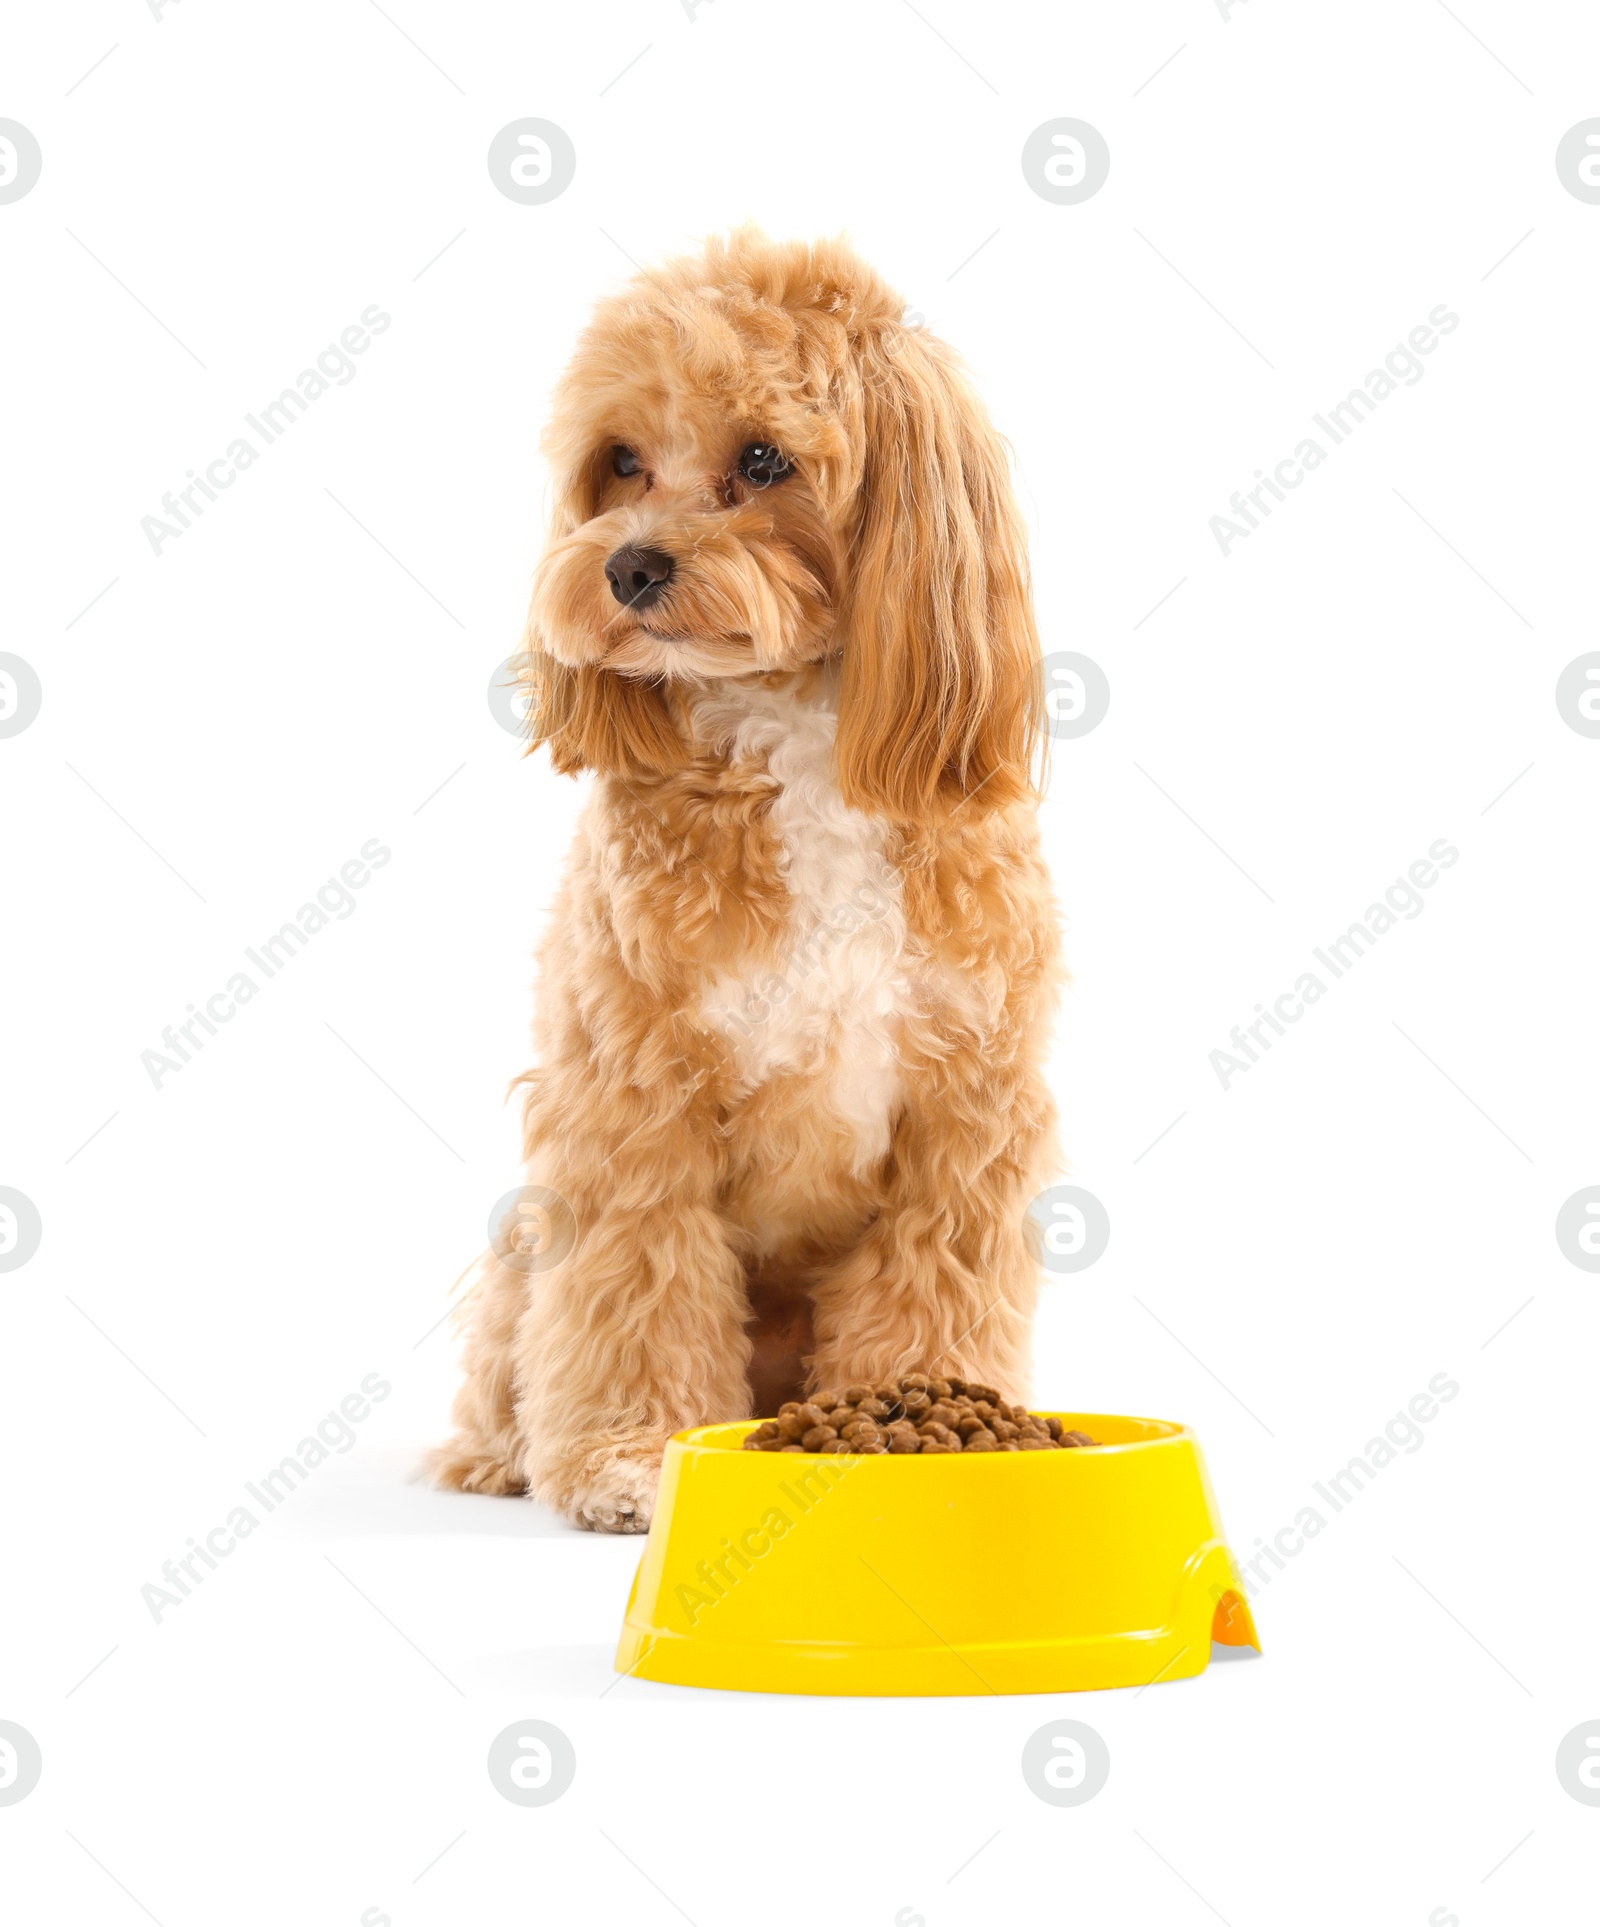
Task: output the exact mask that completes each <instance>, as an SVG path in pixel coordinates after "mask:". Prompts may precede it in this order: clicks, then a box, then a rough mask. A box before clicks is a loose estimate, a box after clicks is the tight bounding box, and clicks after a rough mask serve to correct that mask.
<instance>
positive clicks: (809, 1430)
mask: <svg viewBox="0 0 1600 1927" xmlns="http://www.w3.org/2000/svg"><path fill="white" fill-rule="evenodd" d="M1094 1443H1095V1441H1094V1440H1093V1439H1091V1438H1089V1437H1088V1436H1087V1435H1086V1434H1085V1433H1083V1432H1066V1431H1063V1430H1062V1427H1061V1421H1060V1419H1058V1418H1041V1417H1039V1416H1037V1415H1036V1414H1035V1413H1033V1412H1029V1411H1025V1410H1024V1409H1023V1407H1022V1406H1020V1405H1007V1404H1006V1402H1005V1400H1004V1399H1003V1398H1001V1396H1000V1394H999V1393H998V1392H997V1391H995V1390H994V1388H993V1387H992V1386H989V1385H969V1384H968V1383H967V1381H966V1380H965V1379H964V1378H934V1377H931V1376H929V1375H928V1374H926V1373H923V1372H909V1373H907V1375H906V1376H905V1377H904V1378H901V1379H896V1380H894V1381H893V1382H890V1381H887V1380H886V1381H885V1382H884V1383H883V1384H882V1385H847V1386H846V1387H845V1389H844V1390H843V1391H842V1392H819V1393H818V1394H817V1395H816V1396H815V1397H814V1398H811V1399H808V1400H807V1401H806V1402H805V1403H804V1404H799V1403H793V1404H789V1405H785V1406H783V1407H781V1408H780V1410H779V1412H778V1416H777V1417H776V1418H775V1419H767V1420H766V1421H765V1422H764V1423H763V1424H760V1425H758V1426H757V1427H756V1428H755V1430H754V1431H753V1432H750V1433H748V1434H747V1435H746V1437H745V1441H744V1449H745V1450H746V1451H747V1452H859V1453H879V1452H895V1453H908V1452H1054V1451H1056V1450H1058V1449H1059V1448H1061V1447H1063V1446H1076V1445H1093V1444H1094Z"/></svg>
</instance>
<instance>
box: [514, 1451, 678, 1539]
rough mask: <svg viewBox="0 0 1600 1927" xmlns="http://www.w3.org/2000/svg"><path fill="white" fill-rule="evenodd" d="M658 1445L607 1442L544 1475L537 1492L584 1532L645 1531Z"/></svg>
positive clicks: (653, 1495)
mask: <svg viewBox="0 0 1600 1927" xmlns="http://www.w3.org/2000/svg"><path fill="white" fill-rule="evenodd" d="M660 1476H661V1449H660V1447H659V1446H657V1447H655V1448H654V1449H651V1448H648V1447H641V1446H631V1445H630V1446H628V1447H618V1446H610V1447H608V1448H606V1449H604V1450H602V1451H598V1452H586V1453H584V1454H583V1455H582V1456H581V1458H578V1459H576V1460H575V1461H574V1462H571V1463H569V1464H568V1465H567V1466H566V1467H564V1468H562V1469H560V1470H557V1471H553V1472H552V1473H549V1474H547V1475H546V1476H545V1477H544V1478H543V1479H542V1480H541V1481H540V1482H539V1486H538V1492H537V1496H538V1497H539V1498H541V1499H543V1500H544V1501H545V1502H546V1504H548V1505H552V1506H554V1507H555V1509H556V1510H557V1511H558V1512H560V1513H562V1514H563V1515H564V1516H565V1517H566V1518H568V1519H570V1520H571V1521H572V1523H573V1524H574V1525H576V1526H582V1527H583V1528H584V1530H585V1531H586V1532H647V1531H649V1529H650V1518H651V1514H652V1513H653V1512H654V1511H655V1503H656V1482H657V1480H658V1479H659V1478H660Z"/></svg>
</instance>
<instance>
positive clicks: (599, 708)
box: [518, 463, 687, 776]
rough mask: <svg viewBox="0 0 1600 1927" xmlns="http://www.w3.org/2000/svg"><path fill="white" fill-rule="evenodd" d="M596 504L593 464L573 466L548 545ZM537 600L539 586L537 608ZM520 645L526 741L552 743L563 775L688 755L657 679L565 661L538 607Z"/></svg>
mask: <svg viewBox="0 0 1600 1927" xmlns="http://www.w3.org/2000/svg"><path fill="white" fill-rule="evenodd" d="M598 509H599V479H598V476H597V475H596V474H595V472H594V469H593V465H592V464H588V465H585V464H581V463H580V464H577V465H575V466H573V467H572V468H571V469H570V470H569V473H568V475H567V478H566V479H565V480H564V481H563V482H562V484H561V485H560V487H559V489H558V491H557V497H556V503H555V509H554V513H553V515H552V518H551V526H550V536H549V541H548V542H547V545H546V547H547V550H548V548H549V547H551V546H553V545H554V544H556V543H557V542H559V541H560V540H561V539H562V538H563V537H564V536H569V535H571V534H572V533H573V531H574V530H576V529H578V528H581V527H582V525H583V524H584V523H585V522H587V521H588V520H589V519H590V517H591V516H593V515H594V514H596V512H597V511H598ZM537 603H538V596H537V593H535V597H534V605H535V608H536V607H537ZM523 650H524V654H523V656H522V658H521V660H520V662H519V664H518V668H519V672H520V675H521V679H522V683H523V686H524V688H525V689H526V690H527V693H528V747H529V750H530V751H532V750H535V749H537V748H539V746H540V745H541V744H548V745H549V748H550V760H551V762H552V763H553V764H554V766H555V767H556V769H558V770H559V771H560V772H561V773H562V774H563V775H567V776H570V775H575V774H576V773H577V772H578V771H579V770H585V769H592V770H601V771H605V772H608V773H610V774H614V775H620V776H639V775H646V774H652V773H659V772H661V771H663V770H670V769H677V768H679V767H680V766H681V765H682V764H683V763H684V762H685V761H686V760H687V751H686V749H685V747H684V742H683V738H682V737H681V736H680V735H679V733H678V730H677V728H676V726H675V725H674V723H673V720H672V717H671V715H670V714H669V713H668V710H667V705H666V702H665V700H664V698H663V696H662V693H661V689H660V686H659V685H658V684H657V683H655V682H653V681H648V680H640V679H638V678H635V677H632V676H620V675H616V674H614V673H613V672H612V671H610V670H604V669H601V668H599V667H598V666H597V665H596V664H594V663H581V664H574V663H568V662H562V661H560V660H559V659H558V658H557V657H555V656H553V655H552V654H551V653H550V651H549V650H548V649H547V648H546V647H545V645H544V639H543V637H542V636H541V635H540V632H539V624H538V619H537V617H536V614H535V612H534V608H530V610H529V612H528V624H527V630H526V633H525V634H524V637H523Z"/></svg>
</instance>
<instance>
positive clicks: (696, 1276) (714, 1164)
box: [515, 1064, 750, 1532]
mask: <svg viewBox="0 0 1600 1927" xmlns="http://www.w3.org/2000/svg"><path fill="white" fill-rule="evenodd" d="M584 1078H585V1081H584V1092H583V1097H582V1101H581V1104H580V1105H578V1106H577V1107H576V1108H570V1107H569V1106H567V1105H566V1104H564V1103H562V1102H561V1101H560V1100H559V1099H557V1098H556V1097H555V1096H554V1095H553V1094H552V1093H551V1091H550V1089H549V1085H548V1083H546V1084H545V1088H544V1089H543V1090H542V1091H538V1090H536V1092H535V1094H534V1096H533V1099H532V1100H531V1102H530V1106H529V1137H530V1141H537V1142H538V1143H539V1145H540V1147H541V1148H540V1151H539V1154H538V1155H537V1157H536V1160H535V1165H534V1168H536V1169H539V1170H540V1171H541V1172H542V1173H543V1174H544V1179H543V1181H544V1182H547V1183H548V1184H549V1185H550V1186H551V1188H552V1189H554V1190H556V1191H558V1192H559V1193H560V1195H561V1196H562V1197H563V1198H564V1199H565V1200H566V1202H567V1203H568V1205H569V1206H570V1207H571V1209H572V1212H573V1214H574V1218H575V1220H576V1228H577V1236H576V1241H575V1243H574V1245H573V1248H572V1250H571V1252H570V1254H569V1255H568V1256H567V1257H566V1258H565V1259H564V1260H563V1261H562V1263H561V1264H560V1265H559V1266H557V1267H556V1268H554V1269H553V1270H551V1271H550V1272H548V1273H545V1274H543V1275H541V1276H538V1277H535V1278H534V1279H533V1281H532V1285H533V1289H532V1291H531V1293H530V1300H529V1304H528V1307H527V1310H526V1311H525V1312H524V1314H523V1317H522V1320H521V1323H520V1325H519V1327H518V1329H517V1333H516V1339H515V1351H516V1359H515V1367H516V1380H517V1384H518V1388H519V1395H518V1401H517V1424H518V1428H519V1431H520V1433H521V1435H522V1440H523V1468H524V1472H525V1476H526V1481H527V1486H528V1490H529V1491H530V1492H531V1493H532V1494H533V1496H534V1497H535V1498H538V1499H542V1500H543V1501H544V1502H545V1503H546V1504H548V1505H551V1506H554V1507H555V1508H556V1509H557V1510H558V1511H560V1512H562V1513H563V1514H565V1515H566V1516H567V1517H568V1518H570V1519H572V1520H573V1521H574V1522H575V1523H576V1524H578V1525H581V1526H587V1527H589V1528H591V1529H592V1530H595V1531H600V1532H643V1531H644V1530H645V1528H646V1527H647V1526H648V1525H649V1523H650V1514H651V1510H652V1507H653V1504H654V1499H655V1488H656V1479H657V1476H658V1474H659V1471H660V1467H661V1454H662V1449H663V1447H664V1445H665V1443H666V1440H667V1438H668V1436H669V1435H670V1434H671V1433H673V1432H676V1431H678V1430H680V1429H681V1428H682V1427H684V1426H686V1425H700V1424H705V1423H707V1422H709V1421H711V1420H713V1419H733V1418H741V1417H744V1416H745V1415H746V1414H747V1412H748V1401H749V1391H748V1387H747V1385H746V1379H745V1368H746V1364H747V1362H748V1359H749V1356H750V1341H749V1339H748V1338H747V1337H746V1335H745V1331H744V1324H745V1320H746V1317H747V1316H748V1311H747V1306H746V1300H745V1281H744V1268H743V1265H742V1263H741V1261H740V1259H739V1257H738V1255H737V1253H736V1252H735V1250H734V1248H733V1245H732V1243H731V1242H730V1238H729V1233H728V1227H727V1225H726V1223H725V1221H724V1220H723V1218H722V1217H721V1216H720V1214H719V1213H718V1211H717V1209H716V1203H715V1199H716V1185H717V1177H718V1156H719V1153H718V1140H717V1135H716V1128H715V1114H714V1109H713V1107H712V1105H711V1103H710V1100H709V1098H708V1097H707V1095H706V1090H705V1082H706V1080H705V1076H704V1074H701V1075H700V1076H698V1077H695V1076H692V1075H691V1074H690V1073H688V1072H686V1071H685V1070H684V1067H683V1066H682V1065H681V1064H680V1065H678V1066H677V1067H676V1072H675V1073H672V1074H664V1075H663V1077H662V1078H661V1080H660V1081H659V1083H658V1084H657V1085H655V1086H654V1087H650V1088H641V1087H640V1086H639V1085H638V1084H637V1083H636V1082H632V1081H630V1082H627V1083H625V1084H623V1083H620V1082H619V1084H618V1087H617V1088H614V1089H607V1088H606V1085H605V1081H604V1077H603V1070H602V1069H601V1067H596V1066H594V1065H592V1064H591V1065H588V1066H586V1067H585V1073H584ZM542 1081H543V1080H542ZM564 1089H565V1090H566V1091H567V1092H569V1093H570V1091H571V1089H572V1085H571V1084H570V1082H568V1083H566V1084H565V1085H564ZM541 1107H545V1110H544V1114H541ZM551 1107H553V1108H551Z"/></svg>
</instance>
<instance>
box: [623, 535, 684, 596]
mask: <svg viewBox="0 0 1600 1927" xmlns="http://www.w3.org/2000/svg"><path fill="white" fill-rule="evenodd" d="M676 567H677V564H676V563H675V562H674V561H673V559H672V557H671V556H670V555H668V554H667V552H666V550H665V549H641V548H638V547H635V546H634V545H633V544H632V543H630V544H629V545H628V547H627V548H624V549H614V550H613V551H612V552H611V554H610V555H608V556H607V557H606V580H607V581H608V582H609V583H610V584H611V593H612V594H613V595H614V596H615V597H616V598H617V600H618V602H620V603H621V604H622V605H623V607H624V608H627V609H648V608H649V607H650V605H651V604H652V603H654V602H659V601H660V600H661V598H662V596H663V595H664V594H665V593H666V588H667V584H668V583H669V582H670V581H671V580H672V571H673V570H674V569H675V568H676Z"/></svg>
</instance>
